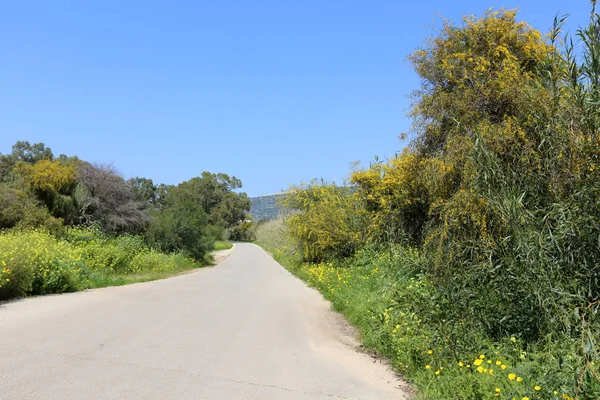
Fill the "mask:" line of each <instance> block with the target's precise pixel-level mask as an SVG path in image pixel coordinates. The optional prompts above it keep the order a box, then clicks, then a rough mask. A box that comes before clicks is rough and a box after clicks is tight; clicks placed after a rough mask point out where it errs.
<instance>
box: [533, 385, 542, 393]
mask: <svg viewBox="0 0 600 400" xmlns="http://www.w3.org/2000/svg"><path fill="white" fill-rule="evenodd" d="M533 389H534V390H535V391H537V392H539V391H540V390H542V388H541V387H539V386H537V385H536V386H534V387H533Z"/></svg>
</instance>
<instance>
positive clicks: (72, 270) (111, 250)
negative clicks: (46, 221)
mask: <svg viewBox="0 0 600 400" xmlns="http://www.w3.org/2000/svg"><path fill="white" fill-rule="evenodd" d="M69 240H70V241H69ZM195 266H196V263H195V262H194V261H193V260H191V259H189V258H187V257H185V256H184V255H182V254H179V253H175V254H164V253H160V252H158V251H156V250H152V249H149V248H148V247H146V246H145V245H144V241H143V239H142V238H140V237H136V236H117V237H106V236H104V235H103V234H101V233H100V231H98V230H94V229H92V230H89V231H88V230H85V229H82V228H78V229H69V230H67V231H65V232H64V233H63V234H62V235H61V238H57V237H55V236H53V235H51V234H49V233H47V232H45V231H40V230H25V231H15V230H13V231H7V232H4V233H0V299H9V298H14V297H23V296H30V295H38V294H49V293H63V292H72V291H76V290H81V289H85V288H87V287H99V286H103V285H109V284H113V283H115V282H116V283H118V282H119V279H117V278H118V277H123V276H127V275H132V276H134V277H135V275H136V274H145V275H147V276H151V275H152V274H163V273H167V272H177V271H183V270H185V269H189V268H193V267H195ZM133 279H134V280H135V278H133ZM134 280H130V281H134ZM145 280H147V278H145Z"/></svg>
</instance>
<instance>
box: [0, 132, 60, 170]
mask: <svg viewBox="0 0 600 400" xmlns="http://www.w3.org/2000/svg"><path fill="white" fill-rule="evenodd" d="M53 158H54V154H52V150H51V149H50V148H49V147H46V145H45V144H44V143H34V144H33V145H32V144H30V143H29V142H27V141H18V142H17V143H15V144H14V145H13V147H12V152H11V153H10V154H6V155H3V154H0V180H3V179H6V177H7V175H8V174H9V173H10V172H11V171H12V170H13V168H14V167H15V165H16V164H17V163H18V162H24V163H27V164H35V163H36V162H38V161H41V160H52V159H53Z"/></svg>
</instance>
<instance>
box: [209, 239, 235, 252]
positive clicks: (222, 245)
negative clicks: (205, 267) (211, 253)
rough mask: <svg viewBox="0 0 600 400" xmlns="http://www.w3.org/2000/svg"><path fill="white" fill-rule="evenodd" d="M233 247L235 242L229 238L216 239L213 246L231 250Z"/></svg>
mask: <svg viewBox="0 0 600 400" xmlns="http://www.w3.org/2000/svg"><path fill="white" fill-rule="evenodd" d="M232 247H233V243H231V242H229V241H227V240H216V241H215V245H214V246H213V249H214V250H229V249H231V248H232Z"/></svg>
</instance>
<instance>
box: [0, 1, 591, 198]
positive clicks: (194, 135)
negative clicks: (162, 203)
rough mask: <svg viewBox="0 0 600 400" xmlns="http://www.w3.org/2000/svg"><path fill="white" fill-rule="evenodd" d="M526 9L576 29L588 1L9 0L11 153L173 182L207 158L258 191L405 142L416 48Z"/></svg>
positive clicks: (6, 100)
mask: <svg viewBox="0 0 600 400" xmlns="http://www.w3.org/2000/svg"><path fill="white" fill-rule="evenodd" d="M488 7H496V8H499V7H507V8H514V7H519V8H520V9H521V12H520V19H522V20H526V21H528V22H530V23H531V24H532V25H533V26H534V27H535V28H538V29H540V30H542V31H547V28H548V27H549V25H550V24H551V22H552V18H553V17H554V15H555V14H557V13H569V14H571V20H570V25H569V27H570V29H571V30H574V29H575V28H576V27H577V25H579V24H581V23H583V22H585V21H586V20H587V16H588V12H589V6H588V2H587V1H586V0H573V1H570V2H567V1H564V0H563V1H557V0H546V1H527V0H526V1H513V0H510V1H506V0H500V1H498V2H493V1H490V2H488V1H475V0H469V1H467V0H464V1H447V0H445V1H406V2H405V1H399V0H394V1H392V0H390V1H377V0H372V1H350V0H344V1H333V0H307V1H283V0H280V1H236V2H232V1H180V0H172V1H161V2H155V1H138V0H135V1H133V0H131V1H114V0H103V1H83V0H81V1H63V0H55V1H46V0H41V1H29V0H19V1H7V2H4V3H3V4H2V5H1V6H0V152H2V153H7V152H9V151H10V147H11V146H12V144H13V143H14V142H15V141H17V140H29V141H31V142H40V141H41V142H44V143H46V144H47V145H48V146H50V147H51V148H52V149H53V151H54V153H55V154H60V153H65V154H67V155H77V156H79V157H80V158H83V159H85V160H88V161H95V162H100V163H113V164H114V165H115V166H116V167H117V169H118V170H119V171H121V173H122V174H123V175H124V176H125V177H131V176H145V177H149V178H152V179H153V180H154V181H155V182H157V183H158V182H163V183H170V184H175V183H178V182H180V181H183V180H187V179H189V178H191V177H193V176H197V175H199V174H200V173H201V172H202V171H205V170H208V171H211V172H225V173H228V174H231V175H235V176H237V177H238V178H240V179H242V181H243V183H244V190H245V191H247V192H248V194H250V195H260V194H266V193H272V192H277V191H279V190H281V189H285V188H287V187H288V186H289V184H292V183H299V182H300V181H302V180H305V181H306V180H310V179H311V178H313V177H317V178H318V177H323V178H325V179H327V180H332V179H334V177H335V179H336V180H338V181H340V180H341V179H343V178H344V177H345V176H346V175H347V173H348V166H349V163H350V162H352V161H354V160H361V161H362V162H363V163H366V164H367V165H368V162H369V160H371V159H372V158H373V156H375V155H379V156H381V157H387V156H388V155H389V154H393V153H394V152H396V151H398V150H401V149H402V147H403V146H404V145H405V144H404V143H402V142H400V141H399V140H398V135H399V134H400V133H403V132H405V131H407V129H408V127H409V126H410V121H409V120H408V119H407V118H406V117H405V113H406V109H407V107H408V105H409V100H408V98H407V95H408V94H409V93H410V92H411V90H413V89H416V88H417V87H418V85H419V81H418V78H417V77H416V76H415V74H414V73H413V72H412V70H411V66H410V64H409V63H408V62H407V61H406V57H407V55H408V54H410V53H411V51H412V50H414V49H415V48H416V47H418V46H419V45H420V44H421V43H422V41H423V40H424V39H425V37H426V36H428V35H429V34H430V33H431V27H432V26H434V25H435V26H438V27H439V26H440V19H439V18H438V15H442V16H444V17H446V18H450V19H453V20H458V19H460V16H461V15H462V14H463V13H467V14H478V15H481V14H482V12H483V11H484V10H485V9H486V8H488Z"/></svg>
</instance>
